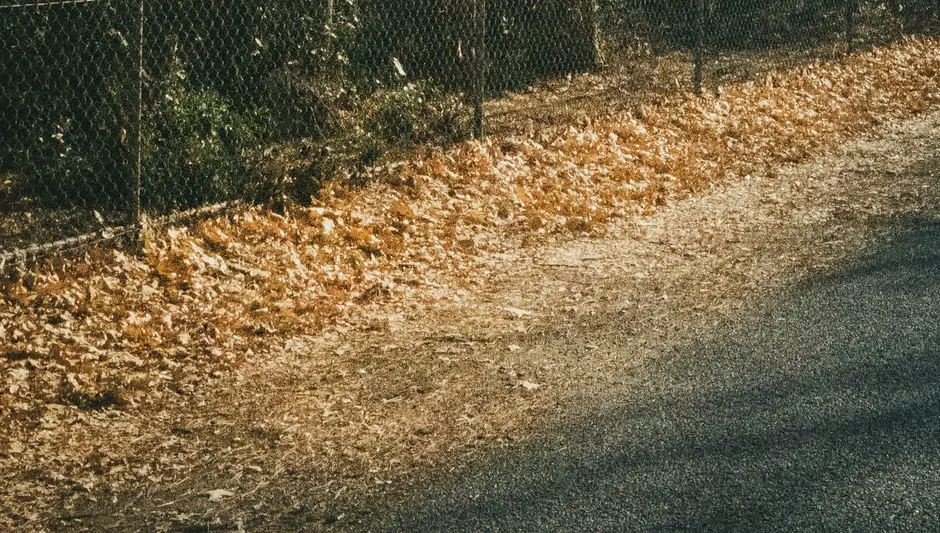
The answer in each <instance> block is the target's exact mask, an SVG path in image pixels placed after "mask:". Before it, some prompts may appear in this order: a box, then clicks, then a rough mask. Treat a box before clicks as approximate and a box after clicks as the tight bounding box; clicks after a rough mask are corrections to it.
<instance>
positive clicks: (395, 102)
mask: <svg viewBox="0 0 940 533" xmlns="http://www.w3.org/2000/svg"><path fill="white" fill-rule="evenodd" d="M363 108H364V109H363V111H364V115H365V120H364V130H365V131H366V132H367V133H370V134H372V135H375V136H376V137H378V138H380V139H382V140H384V141H385V142H387V143H388V144H390V145H393V146H412V145H417V144H425V143H429V142H436V143H442V144H449V143H453V142H456V141H459V140H461V139H465V138H467V137H468V136H469V135H470V133H471V131H472V112H471V109H470V107H469V106H467V104H466V103H465V101H464V99H463V98H462V97H461V96H460V95H454V94H447V93H445V92H444V91H442V90H441V89H439V88H437V87H435V86H434V85H432V84H430V83H428V82H417V83H409V84H407V85H405V86H404V87H402V88H400V89H382V90H379V91H376V92H375V93H374V94H373V95H372V96H371V97H369V98H368V99H367V100H366V101H365V102H364V104H363Z"/></svg>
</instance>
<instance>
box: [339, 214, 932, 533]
mask: <svg viewBox="0 0 940 533" xmlns="http://www.w3.org/2000/svg"><path fill="white" fill-rule="evenodd" d="M652 365H653V368H652V369H651V370H650V372H649V373H648V375H649V377H648V378H646V379H645V380H644V381H643V382H642V383H639V384H637V385H635V386H633V387H631V388H630V390H626V391H624V393H623V395H622V397H621V398H620V399H618V400H617V401H616V402H614V403H613V405H609V406H606V407H604V408H603V410H601V411H600V412H591V413H590V414H588V415H585V416H582V417H581V418H580V419H579V420H573V421H571V422H570V423H568V424H567V425H565V427H560V428H557V429H556V430H555V431H553V432H552V433H551V434H550V435H549V436H545V437H540V438H538V439H536V440H534V441H531V442H529V443H527V444H526V445H523V446H521V447H520V448H519V449H517V450H515V451H512V452H509V453H507V454H504V455H500V456H496V457H493V458H491V459H489V460H487V461H485V462H483V463H481V464H478V465H476V466H473V467H471V468H469V469H468V470H466V471H465V472H464V473H462V474H460V475H459V477H457V478H454V479H440V480H438V481H436V482H433V483H430V484H429V485H427V486H425V487H423V488H420V489H416V490H414V491H413V492H412V493H411V494H408V495H406V496H402V497H399V498H398V499H397V500H393V501H391V502H389V503H387V504H383V506H382V508H381V509H379V510H375V511H374V512H372V513H371V516H370V517H369V518H368V520H366V521H365V522H364V523H362V524H361V525H360V526H361V528H362V529H364V530H370V531H451V532H452V531H540V532H541V531H918V532H920V531H940V224H938V223H936V222H926V221H925V222H919V223H914V224H913V227H909V228H907V229H906V230H905V231H903V232H901V233H900V234H899V235H898V236H897V237H896V238H895V239H894V240H893V241H892V242H889V243H885V245H884V247H883V248H882V249H881V251H880V252H879V253H877V255H875V256H872V257H869V258H868V259H866V260H864V261H860V262H859V263H857V264H853V265H849V266H847V267H845V268H844V269H843V270H842V271H840V272H838V273H837V274H834V275H830V276H827V277H823V278H819V279H814V280H810V281H806V282H804V283H802V284H801V285H800V286H798V287H794V288H792V289H790V290H789V291H788V292H787V293H786V294H783V295H781V296H780V297H779V298H777V299H776V300H775V301H773V302H768V303H766V304H765V305H763V306H762V307H761V308H760V309H757V310H755V312H754V313H753V314H752V315H751V316H750V317H748V318H747V319H743V320H740V321H738V322H737V323H735V324H731V325H728V326H726V327H723V328H722V329H721V330H720V331H716V332H713V333H712V334H709V335H708V337H707V338H701V339H695V340H690V341H688V342H684V343H682V344H681V345H679V346H676V347H675V348H674V349H672V351H671V352H670V353H668V354H666V355H664V356H662V357H660V358H659V359H657V361H656V362H654V363H652ZM347 525H348V524H347Z"/></svg>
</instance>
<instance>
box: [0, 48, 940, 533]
mask: <svg viewBox="0 0 940 533" xmlns="http://www.w3.org/2000/svg"><path fill="white" fill-rule="evenodd" d="M938 72H940V44H938V43H937V42H936V41H934V40H931V39H925V38H918V39H908V40H905V41H904V42H902V43H900V44H897V45H893V46H889V47H885V48H876V49H874V50H873V51H871V52H866V53H857V54H854V55H851V56H849V57H847V58H845V59H843V60H842V61H838V62H828V63H816V64H812V65H809V66H806V67H803V68H800V69H796V70H792V71H784V72H777V73H773V74H771V75H769V76H767V78H766V79H765V80H763V81H761V82H748V83H744V84H740V85H732V86H727V87H724V88H723V89H722V91H721V95H720V96H706V97H704V98H696V97H692V96H686V97H683V98H677V99H674V100H673V101H669V102H666V103H665V104H662V105H659V106H656V107H649V108H645V109H643V111H642V113H641V115H642V118H637V117H635V116H630V115H624V116H621V117H617V118H616V119H611V120H608V121H605V122H603V123H599V124H594V125H590V126H587V127H583V128H574V127H573V128H570V129H569V130H567V131H565V132H563V133H562V134H560V135H558V136H556V137H554V138H551V139H538V140H536V139H532V138H490V139H486V140H482V141H475V142H468V143H464V144H461V145H458V146H456V147H453V148H449V149H428V150H426V151H425V152H424V153H422V154H420V156H418V157H416V158H415V159H414V160H411V161H407V162H404V163H403V164H397V165H394V166H393V167H392V168H389V169H387V171H386V172H385V173H380V176H379V178H378V179H377V180H376V181H375V182H374V183H371V184H370V185H368V186H365V187H355V186H352V185H347V184H345V181H344V180H343V179H342V178H337V179H336V180H334V181H331V182H329V183H327V184H326V185H325V187H324V189H323V191H322V194H321V195H320V197H319V198H317V199H316V200H315V201H314V204H313V205H312V206H311V207H304V208H301V207H295V208H291V209H289V210H288V211H287V212H286V213H285V214H278V213H275V212H272V211H268V210H263V209H260V208H249V209H246V210H243V211H241V212H238V213H235V214H231V215H225V216H218V217H214V218H210V219H207V220H204V221H202V222H199V223H197V224H194V225H192V226H186V227H176V228H168V229H165V230H162V231H157V232H155V233H153V234H152V235H149V236H148V238H147V239H146V243H145V247H144V252H143V253H142V254H141V255H139V256H134V255H131V254H128V253H125V252H122V251H118V250H89V251H88V252H87V253H86V256H85V258H84V260H77V261H69V262H54V263H50V264H47V265H43V266H41V267H39V268H37V269H35V270H32V271H29V272H23V273H20V274H18V275H16V276H15V277H13V278H11V279H9V280H7V281H6V282H5V283H4V285H3V287H2V292H0V294H2V298H3V306H2V307H0V418H2V419H3V421H4V432H3V435H2V436H0V480H2V483H3V486H4V487H5V489H4V491H3V494H2V496H3V498H2V506H3V508H4V512H3V513H2V516H5V517H7V518H3V519H0V526H2V527H14V525H15V524H20V523H23V522H29V521H31V520H36V519H39V518H41V516H42V515H43V514H46V513H49V512H50V511H51V509H55V508H56V507H62V506H63V505H65V504H66V503H68V502H73V501H75V500H76V499H77V498H80V497H90V498H95V497H96V496H95V494H97V492H96V491H97V490H98V489H99V488H100V487H102V486H107V487H109V490H112V491H120V490H122V489H123V488H127V487H133V486H139V485H140V484H143V486H148V485H155V484H159V483H160V482H162V481H163V480H164V479H171V478H173V473H174V472H183V473H184V474H185V472H188V471H192V470H193V468H192V464H191V463H193V462H194V461H198V460H201V461H203V462H204V463H205V464H206V465H209V464H214V463H213V462H214V461H222V457H223V456H224V455H225V453H224V452H222V453H216V454H215V455H212V456H203V457H202V458H201V459H196V457H198V456H199V453H198V451H194V450H191V449H187V447H188V446H191V443H190V442H189V440H188V438H187V436H188V435H191V434H193V433H197V432H199V431H202V430H205V429H206V428H209V429H210V431H212V432H214V433H213V434H216V435H223V436H224V435H227V434H228V433H227V432H229V431H230V430H229V429H228V428H229V427H230V426H231V425H232V424H234V423H233V422H228V421H226V420H221V419H212V417H202V418H198V417H195V418H187V417H176V418H177V420H171V419H173V418H174V416H173V415H172V413H170V412H168V410H167V409H165V406H168V405H177V404H181V405H186V404H185V402H186V401H188V399H192V398H200V397H201V396H200V394H201V393H202V392H203V391H206V390H210V391H211V390H212V387H214V386H215V383H216V382H219V381H223V380H226V379H238V377H239V371H240V370H241V369H243V368H245V367H246V365H247V366H249V367H257V368H261V369H265V368H266V367H265V360H266V359H267V358H268V355H269V354H270V350H271V347H272V346H283V345H284V343H285V340H289V339H291V338H293V337H295V336H309V335H314V334H316V333H317V332H318V331H322V330H324V328H327V329H332V330H333V331H338V332H339V334H342V332H343V326H342V325H343V324H348V323H349V322H350V321H353V320H354V319H355V318H356V317H357V316H359V315H364V314H366V312H365V310H367V309H375V308H376V306H377V305H378V304H380V303H381V302H384V301H390V300H395V301H408V300H409V299H410V298H417V297H418V295H419V294H420V295H422V296H421V297H427V296H428V295H430V297H431V298H432V299H439V300H447V299H452V298H459V293H460V291H473V290H474V288H475V287H478V286H479V284H480V283H482V281H481V280H482V277H481V276H482V274H481V273H480V272H478V271H476V268H477V267H478V263H479V262H478V258H479V257H482V256H483V255H485V254H492V253H500V252H505V251H506V250H509V249H512V248H513V247H514V246H519V245H521V246H529V247H531V246H536V245H538V244H539V243H540V242H544V240H545V239H548V238H550V237H552V236H557V235H570V234H602V233H603V232H604V231H605V228H606V227H607V225H608V224H609V223H610V222H612V221H615V220H622V219H629V218H631V217H637V216H645V215H649V214H652V213H654V212H656V211H657V210H658V209H659V208H661V207H662V206H664V205H667V204H668V203H671V202H674V201H676V200H677V199H681V198H683V197H686V196H688V195H690V194H693V193H696V192H699V191H704V190H707V189H708V188H709V187H711V186H713V185H714V184H719V183H724V182H729V181H735V180H740V179H747V178H749V177H752V176H768V177H771V178H772V177H773V174H774V172H775V169H776V168H778V167H779V166H781V165H784V164H789V163H795V162H800V161H805V160H807V159H808V158H810V157H811V156H813V155H816V154H819V153H822V152H824V151H825V150H827V149H829V148H831V147H833V146H836V145H837V144H838V143H839V142H841V141H842V140H844V139H847V138H849V137H851V136H854V135H857V134H859V133H861V132H865V131H870V130H871V129H872V128H874V127H876V126H878V125H880V124H882V123H885V122H887V121H890V120H896V119H900V118H905V117H910V116H912V115H915V114H919V113H923V112H926V111H928V110H932V109H936V108H937V107H938V104H940V81H938V78H937V73H938ZM461 280H462V281H461ZM504 313H506V314H507V315H508V316H509V317H510V318H515V319H517V320H519V319H524V318H527V317H530V316H531V315H532V313H533V312H532V311H528V310H526V309H523V308H521V307H507V308H504ZM520 322H524V321H522V320H520ZM395 323H396V319H394V318H393V317H388V318H387V319H384V320H379V321H378V322H377V323H375V324H374V325H373V327H374V328H375V331H376V333H377V334H378V335H380V336H381V335H382V334H383V333H384V332H388V331H390V330H391V329H393V328H394V327H395ZM522 327H524V325H523V326H522ZM479 344H483V345H485V340H484V341H483V342H482V343H477V345H479ZM458 346H464V347H466V348H467V350H465V351H467V352H468V353H472V352H473V346H474V341H472V340H470V341H466V342H464V343H458ZM385 348H386V351H387V353H386V354H384V357H385V360H388V359H389V358H391V357H394V358H396V360H395V361H394V362H393V363H390V366H388V367H387V368H391V369H393V370H396V369H400V367H405V368H404V369H402V374H403V375H402V376H398V380H397V381H396V379H395V376H392V377H389V376H388V375H387V374H382V373H381V372H378V373H377V369H376V368H371V369H370V367H369V365H370V364H372V365H373V366H375V361H381V360H382V358H381V357H376V358H375V360H373V361H357V364H360V365H361V369H362V370H364V371H365V372H364V373H362V374H359V375H360V376H364V377H363V378H361V379H367V378H368V379H372V380H373V381H371V383H374V384H375V385H374V386H376V387H384V388H386V389H389V388H390V387H391V385H390V384H389V383H400V384H401V386H402V389H401V390H400V391H399V393H398V394H391V393H390V394H387V395H384V396H383V397H382V398H381V400H382V401H381V402H377V401H376V400H375V397H374V396H368V395H359V396H357V395H355V394H351V393H350V391H349V390H348V389H347V388H344V386H343V385H342V381H343V380H345V379H347V377H346V376H344V375H343V374H342V372H343V370H342V369H339V370H338V372H339V373H338V374H335V373H333V372H332V370H331V369H336V368H339V366H338V365H335V361H331V360H328V359H329V358H328V357H325V358H324V360H323V361H322V367H323V377H322V382H321V383H320V384H319V385H318V387H319V390H318V391H316V393H317V394H319V395H321V397H322V398H323V401H322V404H323V408H322V410H321V412H320V413H319V415H322V416H320V418H319V420H321V421H327V420H332V421H335V422H329V423H328V422H322V423H323V424H324V428H325V430H324V431H326V432H327V433H329V432H330V431H331V425H330V424H337V426H336V427H333V428H332V431H334V432H335V434H336V435H337V438H336V440H335V441H333V442H328V443H326V446H327V447H328V448H330V449H333V450H334V451H335V453H336V454H339V455H343V456H345V457H347V459H349V461H348V462H347V463H344V466H343V467H342V468H345V469H356V468H359V469H362V468H364V465H366V464H368V461H367V460H366V461H363V460H361V457H362V456H364V455H365V456H368V454H369V451H368V450H369V449H370V447H373V446H374V442H375V441H376V440H381V439H383V438H385V437H383V435H384V434H395V432H394V431H390V430H387V429H383V426H382V423H381V422H380V419H381V417H378V416H376V413H381V412H383V411H382V409H393V408H394V407H395V406H397V405H399V404H400V400H396V398H401V397H403V396H406V395H411V396H419V397H427V398H426V399H425V400H424V401H434V397H435V392H434V391H435V390H437V389H440V388H441V387H442V385H441V382H440V381H439V380H438V378H441V377H442V376H440V375H433V373H432V372H430V371H427V372H425V371H423V370H422V369H421V368H416V367H415V368H408V365H409V363H408V361H407V358H408V354H407V353H401V350H398V349H396V348H395V347H387V346H386V347H385ZM461 350H462V348H459V347H458V348H457V349H456V350H455V351H456V352H460V351H461ZM517 351H518V350H508V351H507V352H509V353H514V352H517ZM343 356H344V354H338V353H337V354H334V356H333V357H334V358H335V359H342V358H343ZM446 357H447V358H448V359H449V360H450V361H454V357H453V356H450V355H448V356H446ZM441 362H442V364H446V363H445V362H444V361H441ZM467 364H469V363H467ZM478 364H481V365H485V366H494V365H497V366H499V365H500V363H497V362H492V363H487V362H481V363H478ZM446 366H448V368H450V367H455V368H454V369H453V370H450V371H449V372H450V373H449V374H446V375H445V376H443V377H444V381H445V382H446V381H447V380H450V382H449V383H448V384H445V385H443V387H454V388H455V389H456V390H460V391H464V392H466V393H470V394H472V393H473V391H474V390H476V389H475V387H474V384H475V383H476V382H475V381H474V380H475V379H477V378H475V375H474V373H473V372H470V371H468V372H464V373H463V374H459V372H461V370H460V368H461V367H460V366H459V365H449V364H448V365H446ZM499 368H500V369H501V373H502V374H505V376H506V379H507V380H508V384H507V387H506V388H507V389H510V390H511V389H513V388H522V389H523V390H526V391H529V392H530V393H535V392H540V389H539V387H540V385H539V384H537V381H532V378H530V377H529V376H522V375H520V374H519V373H518V372H517V371H516V370H514V369H512V368H507V367H504V366H499ZM271 372H272V373H274V374H278V373H280V375H282V376H283V380H284V383H285V384H287V383H289V382H290V381H291V379H292V377H291V369H290V368H281V369H274V370H271ZM357 373H358V372H357ZM373 374H376V375H377V376H378V377H373ZM380 379H385V380H386V381H387V382H385V383H378V382H377V381H376V380H380ZM435 380H438V381H437V385H434V384H433V383H434V382H435ZM461 380H463V381H461ZM537 389H539V390H537ZM288 390H290V388H288ZM480 390H485V391H490V392H491V389H489V388H480ZM505 394H510V393H505ZM518 401H521V400H518ZM390 406H391V407H390ZM195 407H196V408H198V407H200V406H199V405H198V404H197V405H196V406H195ZM153 412H156V413H158V414H157V416H154V417H153V419H154V420H155V421H159V422H160V423H161V424H165V425H167V426H169V427H170V428H171V429H172V430H171V432H170V435H169V436H167V435H161V434H149V433H148V431H149V430H151V429H152V427H150V426H148V425H147V424H145V423H142V422H141V421H140V420H139V419H137V418H135V413H153ZM474 418H475V413H474V412H473V411H472V410H470V411H465V412H463V414H461V415H460V416H458V417H457V418H456V420H455V423H456V424H461V423H464V424H466V423H472V421H473V420H474ZM357 420H360V421H364V422H361V423H360V422H357ZM370 421H371V422H370ZM281 422H283V424H280V425H277V424H272V423H270V422H267V423H266V422H265V421H263V420H258V421H257V423H256V424H255V425H253V426H252V427H251V428H250V429H249V430H248V431H249V433H251V434H252V435H253V436H254V437H255V438H259V439H262V438H263V439H268V440H269V441H270V442H271V443H272V446H275V447H276V446H278V445H279V444H278V443H279V442H284V441H285V440H286V441H290V440H292V439H294V440H296V439H298V438H299V439H301V440H303V439H307V440H310V439H312V438H319V435H320V433H322V432H320V433H318V432H314V433H313V434H311V435H307V436H304V435H302V434H300V433H298V432H299V431H300V430H299V429H298V427H299V428H302V427H303V423H300V424H296V423H295V424H292V423H290V422H291V421H290V420H283V421H281ZM154 423H156V422H154ZM390 423H394V421H392V422H390ZM226 424H228V425H226ZM275 426H277V427H275ZM295 426H298V427H295ZM419 426H420V424H419ZM291 428H294V429H291ZM446 431H447V428H446V427H425V426H421V427H417V428H413V431H411V434H412V435H413V436H415V437H414V438H419V439H425V440H427V439H429V438H431V437H432V436H433V437H435V438H443V436H442V435H443V433H445V432H446ZM102 436H106V437H107V440H106V441H103V442H102V441H101V440H100V439H101V437H102ZM400 444H401V447H402V448H405V449H406V448H407V446H409V445H410V444H409V443H408V442H403V443H400ZM142 445H146V446H151V449H152V451H153V457H152V458H149V459H148V458H143V459H141V458H135V457H134V453H133V452H132V450H138V449H140V446H142ZM442 449H443V448H442ZM429 450H431V451H429V452H428V453H433V443H432V444H431V445H430V446H429ZM135 459H136V460H135ZM219 464H220V465H221V464H222V463H221V462H220V463H219ZM255 468H261V467H258V466H255ZM271 468H272V469H274V470H276V469H277V468H284V465H283V464H280V465H278V464H275V465H271ZM239 472H240V473H239ZM239 472H229V475H231V476H237V477H239V479H240V478H241V477H242V476H253V475H257V474H258V472H256V471H255V470H253V469H246V470H245V471H239ZM185 479H186V478H185V475H183V476H182V480H183V481H182V482H185ZM178 482H179V481H178ZM259 487H260V485H259ZM212 490H216V489H211V488H206V491H205V492H203V493H202V494H203V496H202V497H203V498H206V495H208V496H209V497H210V498H211V497H212V496H213V495H215V494H221V493H213V492H209V491H212ZM218 490H222V489H218ZM223 492H227V491H223ZM221 497H225V496H224V495H223V496H220V498H221ZM226 499H227V498H226ZM4 520H6V521H7V522H4Z"/></svg>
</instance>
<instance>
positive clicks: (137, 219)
mask: <svg viewBox="0 0 940 533" xmlns="http://www.w3.org/2000/svg"><path fill="white" fill-rule="evenodd" d="M144 2H145V0H140V10H139V12H138V21H137V23H138V25H137V30H138V33H137V117H136V118H137V124H136V126H137V136H136V137H137V138H136V139H134V142H135V143H136V144H137V153H136V157H137V161H136V165H135V169H134V170H135V171H134V174H135V184H134V200H133V201H134V205H133V209H134V213H133V216H134V221H133V225H134V241H135V243H136V245H137V246H140V245H141V244H142V242H143V230H144V213H143V205H142V188H143V159H144V133H143V130H144V15H145V13H144Z"/></svg>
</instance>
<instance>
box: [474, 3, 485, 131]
mask: <svg viewBox="0 0 940 533" xmlns="http://www.w3.org/2000/svg"><path fill="white" fill-rule="evenodd" d="M473 26H474V29H473V33H474V37H473V40H474V46H473V62H474V65H473V71H474V72H473V78H474V83H473V93H474V94H473V136H474V137H476V138H477V139H480V138H482V137H483V133H484V122H485V118H486V117H485V116H484V112H483V102H484V99H485V94H486V0H474V1H473Z"/></svg>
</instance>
